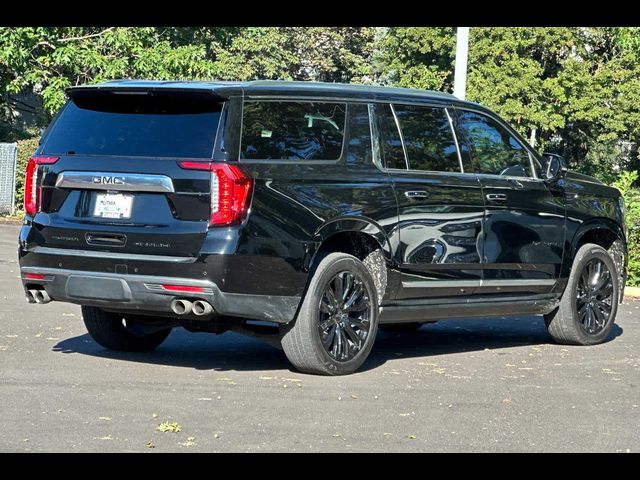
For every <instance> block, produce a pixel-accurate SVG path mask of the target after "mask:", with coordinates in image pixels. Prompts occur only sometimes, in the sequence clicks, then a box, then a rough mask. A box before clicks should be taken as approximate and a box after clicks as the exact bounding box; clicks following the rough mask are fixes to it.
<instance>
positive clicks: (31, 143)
mask: <svg viewBox="0 0 640 480" xmlns="http://www.w3.org/2000/svg"><path fill="white" fill-rule="evenodd" d="M39 140H40V137H31V138H27V139H26V140H18V162H17V164H16V211H18V212H21V211H22V209H23V202H24V171H25V169H26V168H27V163H28V162H29V157H31V155H33V152H35V151H36V148H38V141H39Z"/></svg>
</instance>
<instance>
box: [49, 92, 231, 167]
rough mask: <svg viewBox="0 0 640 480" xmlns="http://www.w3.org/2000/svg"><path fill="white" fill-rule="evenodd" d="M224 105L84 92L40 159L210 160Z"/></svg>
mask: <svg viewBox="0 0 640 480" xmlns="http://www.w3.org/2000/svg"><path fill="white" fill-rule="evenodd" d="M222 106H223V103H222V102H220V101H218V100H216V99H215V98H214V97H212V96H211V95H210V94H194V93H190V92H180V93H176V92H166V93H163V92H154V93H153V94H152V93H150V92H138V93H135V92H134V93H128V94H126V93H117V92H87V93H85V94H82V95H79V96H78V97H77V98H74V99H73V100H70V101H69V102H68V103H67V105H66V106H65V107H64V110H63V111H62V112H61V114H60V116H59V117H58V119H57V120H56V122H55V124H54V125H53V126H52V128H51V130H50V131H49V132H48V134H47V136H46V138H45V141H44V144H43V153H47V154H56V155H73V154H76V155H80V154H83V155H114V156H147V157H172V158H173V157H177V158H211V156H212V152H213V145H214V142H215V138H216V131H217V129H218V123H219V121H220V114H221V111H222Z"/></svg>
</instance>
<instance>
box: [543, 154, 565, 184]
mask: <svg viewBox="0 0 640 480" xmlns="http://www.w3.org/2000/svg"><path fill="white" fill-rule="evenodd" d="M542 158H543V159H544V161H545V165H544V167H545V179H546V180H560V179H561V178H563V177H564V176H565V174H566V173H567V167H566V164H565V161H564V159H563V158H562V157H561V156H560V155H557V154H555V153H545V154H543V155H542Z"/></svg>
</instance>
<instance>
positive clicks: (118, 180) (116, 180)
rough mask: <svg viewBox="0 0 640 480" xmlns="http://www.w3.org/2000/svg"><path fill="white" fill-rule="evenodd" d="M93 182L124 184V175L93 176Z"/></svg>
mask: <svg viewBox="0 0 640 480" xmlns="http://www.w3.org/2000/svg"><path fill="white" fill-rule="evenodd" d="M93 183H98V184H100V185H124V177H111V176H109V177H107V176H104V175H101V176H99V177H98V176H96V177H93Z"/></svg>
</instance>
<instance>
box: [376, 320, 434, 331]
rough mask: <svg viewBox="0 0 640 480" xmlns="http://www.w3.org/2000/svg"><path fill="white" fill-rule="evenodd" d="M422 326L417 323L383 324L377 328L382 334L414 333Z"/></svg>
mask: <svg viewBox="0 0 640 480" xmlns="http://www.w3.org/2000/svg"><path fill="white" fill-rule="evenodd" d="M422 325H423V324H422V323H419V322H411V323H384V324H382V325H380V326H379V327H378V328H380V330H382V331H383V332H402V333H408V332H415V331H416V330H418V329H419V328H420V327H421V326H422Z"/></svg>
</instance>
